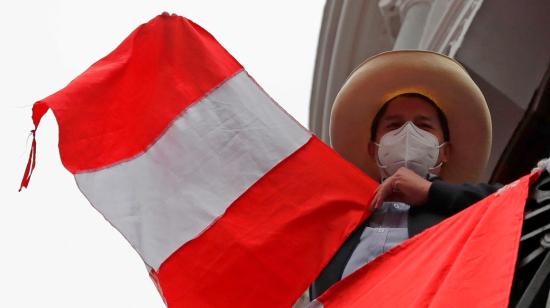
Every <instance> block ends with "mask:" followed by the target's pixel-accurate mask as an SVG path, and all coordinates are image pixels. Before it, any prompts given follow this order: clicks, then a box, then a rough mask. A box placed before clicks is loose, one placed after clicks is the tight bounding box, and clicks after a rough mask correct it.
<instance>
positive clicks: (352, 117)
mask: <svg viewBox="0 0 550 308" xmlns="http://www.w3.org/2000/svg"><path fill="white" fill-rule="evenodd" d="M405 93H418V94H422V95H424V96H426V97H428V98H430V99H431V100H432V101H434V102H435V104H436V105H437V106H438V107H439V108H440V109H441V111H442V112H443V113H444V114H445V116H446V118H447V122H448V126H449V133H450V143H451V144H452V146H451V147H450V148H451V151H450V156H449V160H448V162H447V163H446V164H445V165H444V166H443V167H442V169H441V173H440V176H441V178H443V179H444V180H446V181H449V182H451V183H464V182H475V181H477V180H479V177H480V176H481V174H482V173H483V171H484V169H485V167H486V165H487V161H488V159H489V154H490V151H491V141H492V131H491V117H490V114H489V109H488V107H487V103H486V102H485V98H484V97H483V94H482V93H481V90H480V89H479V88H478V86H477V85H476V84H475V82H474V81H473V80H472V79H471V77H470V76H469V75H468V73H467V72H466V70H465V69H464V68H463V67H462V65H460V64H459V63H458V62H457V61H455V60H453V59H451V58H449V57H446V56H444V55H441V54H438V53H434V52H429V51H416V50H414V51H413V50H402V51H390V52H385V53H381V54H379V55H376V56H374V57H371V58H369V59H367V60H366V61H365V62H363V63H362V64H361V65H360V66H359V67H357V68H356V69H355V70H354V71H353V72H352V73H351V75H350V76H349V77H348V79H347V81H346V82H345V84H344V86H343V87H342V89H341V90H340V92H339V93H338V95H337V97H336V100H335V102H334V105H333V107H332V113H331V120H330V139H331V144H332V147H333V148H334V149H335V150H336V151H337V152H338V153H340V155H342V156H343V157H344V158H345V159H346V160H348V161H350V162H351V163H353V164H354V165H356V166H357V167H359V168H360V169H362V170H363V171H364V172H366V173H367V174H368V175H370V176H371V177H372V178H375V179H378V178H379V172H378V167H377V165H376V162H375V161H374V160H373V159H372V158H371V157H370V156H369V155H368V143H369V141H370V136H371V124H372V121H373V119H374V117H375V115H376V114H377V112H378V111H379V110H380V108H381V107H382V106H383V105H384V103H386V102H387V101H389V100H391V99H392V98H394V97H396V96H398V95H401V94H405Z"/></svg>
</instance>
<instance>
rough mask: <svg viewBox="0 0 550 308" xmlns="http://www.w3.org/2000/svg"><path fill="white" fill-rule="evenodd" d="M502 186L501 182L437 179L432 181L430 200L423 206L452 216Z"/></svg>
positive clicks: (431, 210)
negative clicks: (454, 181) (450, 181)
mask: <svg viewBox="0 0 550 308" xmlns="http://www.w3.org/2000/svg"><path fill="white" fill-rule="evenodd" d="M501 187H502V185H501V184H451V183H447V182H445V181H442V180H440V179H436V180H434V181H433V182H432V185H431V187H430V190H429V192H428V201H427V202H426V203H425V204H424V205H423V207H425V209H426V210H428V211H430V212H433V213H437V214H441V215H445V216H451V215H454V214H456V213H458V212H460V211H462V210H463V209H465V208H467V207H468V206H470V205H472V204H474V203H476V202H477V201H479V200H481V199H483V198H485V197H487V196H488V195H490V194H492V193H494V192H495V191H497V190H498V189H499V188H501Z"/></svg>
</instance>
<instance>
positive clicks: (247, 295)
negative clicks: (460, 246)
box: [22, 14, 377, 308]
mask: <svg viewBox="0 0 550 308" xmlns="http://www.w3.org/2000/svg"><path fill="white" fill-rule="evenodd" d="M48 109H51V110H52V111H53V113H54V115H55V117H56V119H57V121H58V124H59V150H60V153H61V159H62V162H63V165H64V166H65V167H66V168H67V169H68V170H69V171H70V172H71V173H73V174H74V176H75V179H76V183H77V185H78V187H79V188H80V190H81V191H82V192H83V194H84V195H85V196H86V197H87V198H88V200H89V201H90V203H91V204H92V206H94V207H95V208H96V209H97V210H98V211H99V212H101V213H102V214H103V216H104V217H105V219H107V220H108V221H109V222H110V223H111V224H112V225H113V226H114V227H115V228H116V229H117V230H118V231H119V232H121V233H122V234H123V235H124V237H125V238H126V239H127V240H128V241H129V242H130V244H131V245H132V246H133V247H134V248H135V249H136V251H137V252H138V253H139V255H140V256H141V258H142V259H143V261H144V262H145V264H146V265H147V266H148V268H149V270H150V274H151V276H152V277H153V279H154V280H155V282H156V283H157V286H158V288H159V290H160V292H161V294H162V296H163V297H164V299H165V302H166V303H167V305H168V306H169V307H172V308H174V307H256V306H262V307H289V306H291V305H292V304H293V303H294V302H295V300H296V299H297V298H298V297H299V296H300V294H301V293H302V292H303V291H304V290H306V289H307V287H308V285H309V284H310V283H311V282H312V281H313V280H314V279H315V277H316V276H317V275H318V274H319V272H320V271H321V270H322V269H323V267H324V266H325V265H326V263H328V261H329V260H330V258H331V257H332V255H333V254H334V253H335V251H336V250H337V249H338V248H339V246H340V245H341V243H342V242H343V241H344V240H345V239H346V237H347V236H348V235H349V234H350V233H351V231H353V230H354V229H355V228H356V226H357V225H358V224H359V223H361V221H363V220H364V219H365V218H366V217H367V216H368V215H369V211H368V207H369V203H370V199H371V196H372V194H373V191H374V189H375V188H376V186H377V183H375V182H374V181H373V180H371V179H370V178H368V177H367V176H366V175H365V174H363V173H362V172H361V171H359V170H358V169H356V168H355V167H353V166H352V165H350V164H349V163H347V162H345V161H344V160H343V159H341V158H340V157H339V156H338V155H337V154H336V153H335V152H333V151H332V150H331V149H330V148H329V147H328V146H326V145H325V144H323V143H322V142H321V141H319V140H318V139H317V138H316V137H315V136H312V134H311V133H310V132H309V131H307V130H306V129H304V128H303V127H302V126H300V125H299V124H298V123H297V122H296V121H295V120H293V119H292V118H291V117H290V116H289V115H288V114H287V113H286V112H285V111H284V110H282V109H281V108H280V107H279V106H278V105H277V104H276V103H275V102H274V101H273V100H272V99H271V98H270V97H269V96H268V95H267V94H266V93H265V92H264V91H263V90H262V89H261V88H260V87H259V86H258V85H257V84H256V82H255V81H254V80H253V79H252V78H251V77H250V76H249V75H248V74H247V72H246V71H245V70H244V69H243V68H242V66H241V65H240V64H239V63H238V62H237V61H236V60H235V59H234V58H233V57H232V56H231V55H230V54H229V53H228V52H227V51H226V50H225V49H224V48H223V47H222V46H220V44H218V42H216V40H215V39H214V38H213V37H212V36H211V35H210V34H209V33H208V32H206V31H205V30H204V29H202V28H201V27H199V26H198V25H196V24H194V23H193V22H191V21H189V20H187V19H185V18H183V17H179V16H175V15H171V16H170V15H168V14H163V15H161V16H157V17H156V18H154V19H152V20H151V21H149V22H148V23H146V24H143V25H141V26H140V27H138V28H137V29H136V30H135V31H134V32H132V33H131V34H130V36H129V37H128V38H126V39H125V40H124V41H123V42H122V43H121V45H120V46H118V47H117V48H116V49H115V50H114V51H113V52H111V53H110V54H109V55H107V56H106V57H105V58H103V59H101V60H99V61H98V62H96V63H95V64H94V65H92V66H91V67H90V68H89V69H88V70H86V71H85V72H84V73H82V74H81V75H80V76H78V77H77V78H76V79H74V80H73V81H72V82H71V83H70V84H69V85H67V86H66V87H65V88H64V89H62V90H60V91H59V92H57V93H55V94H53V95H51V96H49V97H47V98H45V99H43V100H41V101H38V102H37V103H36V104H35V105H34V107H33V121H34V124H35V126H36V127H37V126H38V124H39V122H40V118H41V117H42V116H43V115H44V113H45V112H46V111H47V110H48ZM35 133H36V128H35V130H33V135H34V134H35ZM35 159H36V142H35V141H34V140H33V147H32V150H31V156H30V158H29V164H28V165H27V169H26V172H25V176H24V179H23V182H22V187H26V186H27V185H28V182H29V179H30V175H31V173H32V170H33V169H34V164H35Z"/></svg>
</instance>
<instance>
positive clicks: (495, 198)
mask: <svg viewBox="0 0 550 308" xmlns="http://www.w3.org/2000/svg"><path fill="white" fill-rule="evenodd" d="M538 175H539V173H533V174H531V175H528V176H525V177H523V178H521V179H520V180H518V181H516V182H514V183H512V184H510V185H508V186H505V187H504V188H503V189H501V190H499V192H497V193H495V194H493V195H491V196H489V197H487V198H485V199H483V200H482V201H480V202H478V203H477V204H475V205H473V206H472V207H470V208H468V209H467V210H464V211H462V212H461V213H459V214H457V215H455V216H453V217H451V218H449V219H447V220H445V221H443V222H442V223H440V224H438V225H436V226H434V227H432V228H430V229H428V230H426V231H424V232H422V233H420V234H419V235H417V236H415V237H413V238H412V239H410V240H408V241H406V242H404V243H403V244H401V245H399V246H397V247H395V248H394V249H392V250H390V251H388V252H387V253H385V254H384V255H382V256H380V257H379V258H377V259H375V260H374V261H372V262H371V263H368V264H367V265H365V266H364V267H362V268H361V269H359V270H358V271H356V272H354V273H353V274H351V275H350V276H348V277H347V278H346V279H344V280H342V281H340V282H339V283H337V284H335V285H334V286H333V287H331V288H330V289H328V290H327V291H326V292H325V293H324V294H323V295H321V296H320V297H319V298H318V299H317V301H316V302H314V304H312V306H314V307H326V308H334V307H342V308H343V307H346V308H349V307H392V308H393V307H442V308H447V307H508V302H509V296H510V289H511V286H512V279H513V276H514V270H515V264H516V258H517V252H518V246H519V238H520V236H521V227H522V223H523V210H524V207H525V202H526V199H527V194H528V192H529V185H530V183H531V182H533V181H534V180H535V179H536V178H537V177H538Z"/></svg>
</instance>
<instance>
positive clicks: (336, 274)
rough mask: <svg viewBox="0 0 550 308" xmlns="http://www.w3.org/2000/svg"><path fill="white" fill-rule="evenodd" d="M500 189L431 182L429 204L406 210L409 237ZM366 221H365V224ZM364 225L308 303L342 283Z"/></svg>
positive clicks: (335, 259) (327, 269) (325, 271)
mask: <svg viewBox="0 0 550 308" xmlns="http://www.w3.org/2000/svg"><path fill="white" fill-rule="evenodd" d="M500 187H502V185H500V184H494V185H489V184H477V185H472V184H461V185H457V184H449V183H447V182H444V181H442V180H440V179H437V178H436V179H434V180H433V183H432V186H431V187H430V191H429V193H428V201H427V202H426V204H424V205H422V206H415V207H411V208H410V210H409V219H408V229H409V237H412V236H414V235H416V234H418V233H420V232H422V231H423V230H425V229H427V228H429V227H431V226H433V225H435V224H437V223H439V222H441V221H442V220H444V219H445V218H447V217H450V216H452V215H454V214H456V213H458V212H460V211H462V210H463V209H465V208H467V207H468V206H470V205H472V204H474V203H475V202H477V201H479V200H481V199H483V198H485V197H486V196H488V195H490V194H492V193H493V192H495V191H496V190H497V189H498V188H500ZM367 221H368V220H367ZM367 221H365V222H363V223H362V224H361V225H360V226H359V227H357V228H356V229H355V230H354V231H353V232H352V233H351V235H350V236H349V237H348V238H347V240H346V241H345V242H344V244H343V245H342V247H340V250H338V252H337V253H336V254H335V255H334V257H333V258H332V260H331V261H330V262H329V264H328V265H327V266H326V267H325V268H324V269H323V271H322V272H321V274H320V275H319V277H317V279H316V280H315V281H314V282H313V284H312V285H311V287H310V290H309V294H310V298H311V299H315V298H317V297H318V296H319V295H321V294H322V293H323V292H324V291H325V290H326V289H328V288H329V287H330V286H332V285H333V284H334V283H336V282H337V281H339V280H340V279H342V273H343V272H344V268H345V266H346V264H347V263H348V261H349V258H350V257H351V254H352V253H353V251H354V250H355V248H356V247H357V245H358V244H359V239H360V237H361V234H362V233H363V230H364V229H365V227H366V226H367Z"/></svg>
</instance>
